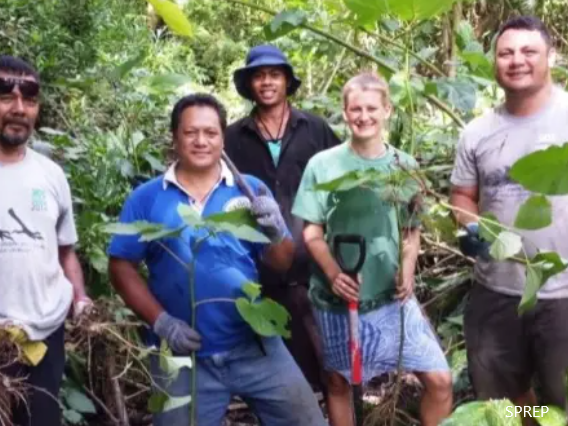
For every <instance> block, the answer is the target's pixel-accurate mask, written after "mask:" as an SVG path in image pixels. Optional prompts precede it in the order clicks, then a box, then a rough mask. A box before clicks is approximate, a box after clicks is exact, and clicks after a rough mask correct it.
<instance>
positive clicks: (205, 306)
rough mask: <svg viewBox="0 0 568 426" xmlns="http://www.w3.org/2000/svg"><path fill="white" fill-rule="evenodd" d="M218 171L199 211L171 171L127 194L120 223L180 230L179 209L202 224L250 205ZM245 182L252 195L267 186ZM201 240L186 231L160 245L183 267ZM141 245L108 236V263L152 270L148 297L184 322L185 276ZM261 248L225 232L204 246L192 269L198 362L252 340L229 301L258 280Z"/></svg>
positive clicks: (152, 247)
mask: <svg viewBox="0 0 568 426" xmlns="http://www.w3.org/2000/svg"><path fill="white" fill-rule="evenodd" d="M222 169H223V172H222V174H221V175H222V177H221V180H220V181H219V183H218V184H217V186H216V187H215V188H214V189H213V191H212V192H211V193H210V194H209V195H208V197H207V200H206V201H205V202H204V203H203V205H198V204H197V203H195V201H194V200H193V199H192V198H191V196H190V195H189V194H188V193H186V192H185V191H184V189H183V187H182V186H181V185H179V184H178V183H177V180H176V179H175V172H174V168H173V166H172V167H171V168H170V169H169V170H168V172H167V173H166V174H165V175H162V176H160V177H157V178H155V179H153V180H151V181H149V182H147V183H145V184H143V185H141V186H139V187H138V188H136V189H135V190H134V191H133V192H132V194H130V196H129V197H128V198H127V200H126V202H125V204H124V207H123V210H122V212H121V215H120V222H123V223H129V222H135V221H141V220H145V221H148V222H154V223H160V224H163V225H165V226H167V227H169V228H175V227H178V226H181V225H183V221H182V219H181V218H180V216H179V215H178V213H177V208H178V205H179V203H185V204H189V205H192V206H193V207H194V208H196V210H197V211H198V212H200V213H201V214H202V217H207V216H209V215H212V214H214V213H220V212H225V211H230V210H232V209H235V208H242V207H244V206H247V205H250V202H249V201H248V199H247V198H246V197H245V196H244V194H243V193H242V192H241V191H240V189H239V188H238V186H236V185H235V182H234V181H233V177H232V175H231V174H230V172H229V171H228V169H227V167H226V165H224V164H223V165H222ZM245 179H246V181H247V182H248V183H249V185H250V186H251V188H252V189H253V191H254V192H255V193H258V188H259V187H260V186H265V185H264V184H263V183H262V182H261V181H260V180H258V179H256V178H254V177H252V176H246V175H245ZM203 235H205V231H204V230H201V231H196V230H194V229H189V228H186V229H185V231H184V232H183V234H182V236H181V239H179V238H168V239H163V240H160V242H161V243H162V244H165V245H166V246H167V247H168V249H170V250H171V251H173V252H174V253H175V254H176V255H177V256H178V257H179V258H180V259H181V260H183V261H184V262H186V263H188V262H189V261H190V260H191V258H192V254H191V251H190V248H189V244H190V243H191V242H193V241H195V239H196V238H199V237H201V236H203ZM138 240H139V236H123V235H115V236H113V238H112V241H111V243H110V247H109V250H108V253H109V256H112V257H117V258H121V259H125V260H129V261H132V262H136V263H139V262H145V264H146V265H147V267H148V271H149V278H148V286H149V289H150V292H151V293H152V294H153V295H154V297H155V298H156V299H157V300H158V302H159V303H160V304H161V305H162V307H163V308H164V309H165V310H166V311H167V312H168V313H169V314H170V315H172V316H174V317H176V318H179V319H182V320H185V321H187V322H188V323H189V322H190V320H191V303H190V302H191V299H190V290H189V274H188V271H187V270H186V269H185V268H184V267H183V266H182V265H180V263H179V262H178V261H177V260H175V259H174V257H173V256H172V255H171V254H169V253H168V252H167V251H166V250H165V249H164V248H163V247H161V246H160V245H159V244H158V242H155V241H154V242H140V241H138ZM264 247H265V245H264V244H255V243H250V242H246V241H241V240H238V239H236V238H234V237H233V236H231V235H230V234H225V233H222V234H219V235H217V236H215V237H210V238H208V239H207V240H206V242H205V243H203V244H202V245H201V247H200V249H199V251H198V253H197V257H196V264H195V298H196V302H197V308H196V314H197V321H196V322H197V326H196V328H197V331H198V332H199V334H200V335H201V337H202V339H203V340H202V348H201V350H200V351H199V352H198V353H197V356H200V357H203V356H210V355H212V354H215V353H218V352H223V351H227V350H230V349H231V348H233V347H235V346H236V345H238V344H240V343H244V342H247V341H250V340H252V339H253V338H254V334H253V331H252V329H251V328H250V326H249V325H248V324H247V323H246V322H245V321H244V320H243V319H242V318H241V316H240V314H239V313H238V311H237V309H236V306H235V303H234V302H230V300H235V299H236V298H238V297H242V296H244V293H243V292H242V286H243V284H244V283H246V282H247V281H255V282H257V281H258V276H257V268H256V266H255V261H256V260H258V258H259V256H260V255H261V253H262V251H263V249H264ZM146 337H147V343H149V344H156V345H158V344H159V339H158V337H157V336H156V335H155V334H154V333H153V332H151V331H148V334H147V336H146Z"/></svg>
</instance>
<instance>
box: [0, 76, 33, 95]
mask: <svg viewBox="0 0 568 426" xmlns="http://www.w3.org/2000/svg"><path fill="white" fill-rule="evenodd" d="M16 85H17V86H18V87H19V88H20V92H21V93H22V96H23V97H24V98H35V97H37V95H38V94H39V84H38V83H36V82H35V81H27V80H15V79H11V78H0V94H2V95H7V94H8V93H12V91H13V90H14V86H16Z"/></svg>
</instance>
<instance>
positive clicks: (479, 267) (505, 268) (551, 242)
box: [451, 87, 568, 299]
mask: <svg viewBox="0 0 568 426" xmlns="http://www.w3.org/2000/svg"><path fill="white" fill-rule="evenodd" d="M567 141H568V93H566V92H565V91H564V90H562V89H560V88H559V87H554V89H553V91H552V95H551V97H550V98H549V100H548V102H547V103H546V105H545V106H543V107H542V109H541V110H540V111H538V112H537V113H535V114H533V115H531V116H528V117H522V118H520V117H514V116H511V115H510V114H508V113H507V112H506V110H505V108H504V107H503V106H501V107H498V108H496V109H495V110H492V111H490V112H488V113H486V114H485V115H483V116H481V117H479V118H477V119H475V120H473V121H472V122H471V123H470V124H469V125H468V126H467V127H466V128H465V129H464V131H463V133H462V136H461V139H460V141H459V143H458V153H457V158H456V163H455V166H454V170H453V173H452V177H451V182H452V184H454V185H458V186H464V187H468V186H475V185H479V197H480V198H479V210H480V212H481V213H484V212H492V213H494V214H495V215H496V216H497V218H498V219H499V221H500V222H502V223H504V224H506V225H508V226H510V227H513V224H514V223H515V218H516V216H517V212H518V211H519V208H520V206H521V205H522V204H523V202H524V201H525V200H526V199H527V198H528V197H529V196H530V195H531V194H530V193H529V192H528V191H526V190H525V189H524V188H523V187H521V186H520V185H519V184H517V183H516V182H514V181H512V180H511V179H510V178H509V176H508V172H509V170H510V168H511V167H512V165H513V164H514V163H515V162H516V161H517V160H518V159H519V158H521V157H524V156H525V155H528V154H530V153H531V152H534V151H537V150H542V149H546V148H548V147H549V146H551V145H562V144H564V143H565V142H567ZM567 172H568V170H567ZM549 199H550V200H551V203H552V215H553V216H552V224H551V225H550V226H548V227H546V228H543V229H539V230H536V231H524V230H523V231H521V230H516V231H518V232H519V233H520V234H521V235H522V236H523V240H524V241H525V244H524V247H525V250H526V251H527V254H528V255H529V256H533V255H534V254H536V253H537V251H538V250H540V251H555V252H557V253H559V254H560V256H562V257H563V258H568V225H566V222H565V220H566V218H567V217H568V196H555V197H549ZM474 271H475V278H476V280H477V281H478V282H479V283H481V284H483V285H485V286H487V287H489V288H491V289H493V290H495V291H498V292H500V293H504V294H510V295H522V294H523V290H524V288H525V268H524V267H523V266H522V265H520V264H518V263H513V262H507V261H506V262H497V261H489V262H486V261H483V260H481V259H478V262H477V264H476V266H475V269H474ZM538 297H539V298H543V299H547V298H548V299H549V298H561V297H568V272H564V273H562V274H559V275H556V276H554V277H552V278H550V279H549V280H548V281H547V283H546V284H545V285H544V287H543V288H542V289H541V290H540V291H539V293H538Z"/></svg>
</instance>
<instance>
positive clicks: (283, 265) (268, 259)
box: [263, 238, 296, 272]
mask: <svg viewBox="0 0 568 426" xmlns="http://www.w3.org/2000/svg"><path fill="white" fill-rule="evenodd" d="M295 250H296V246H295V245H294V242H293V241H292V240H291V239H290V238H286V239H284V241H282V242H281V243H280V244H271V245H270V246H268V248H267V249H266V251H265V252H264V257H263V261H264V263H266V264H267V265H268V266H270V267H271V268H272V269H274V270H276V271H278V272H286V271H287V270H288V269H290V267H291V266H292V261H293V260H294V252H295Z"/></svg>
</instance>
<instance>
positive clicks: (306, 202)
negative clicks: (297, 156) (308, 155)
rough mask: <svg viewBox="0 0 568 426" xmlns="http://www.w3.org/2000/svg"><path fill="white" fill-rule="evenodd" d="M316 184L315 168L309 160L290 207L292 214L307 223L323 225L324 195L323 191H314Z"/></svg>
mask: <svg viewBox="0 0 568 426" xmlns="http://www.w3.org/2000/svg"><path fill="white" fill-rule="evenodd" d="M316 184H317V179H316V174H315V166H314V163H313V161H311V160H310V162H308V165H307V166H306V169H305V171H304V174H303V175H302V181H301V182H300V187H299V188H298V192H297V193H296V198H295V200H294V205H293V207H292V214H293V215H295V216H298V217H299V218H301V219H304V220H306V221H308V222H312V223H317V224H323V223H325V211H324V200H325V194H324V192H323V191H316V190H315V189H314V187H315V186H316Z"/></svg>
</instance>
